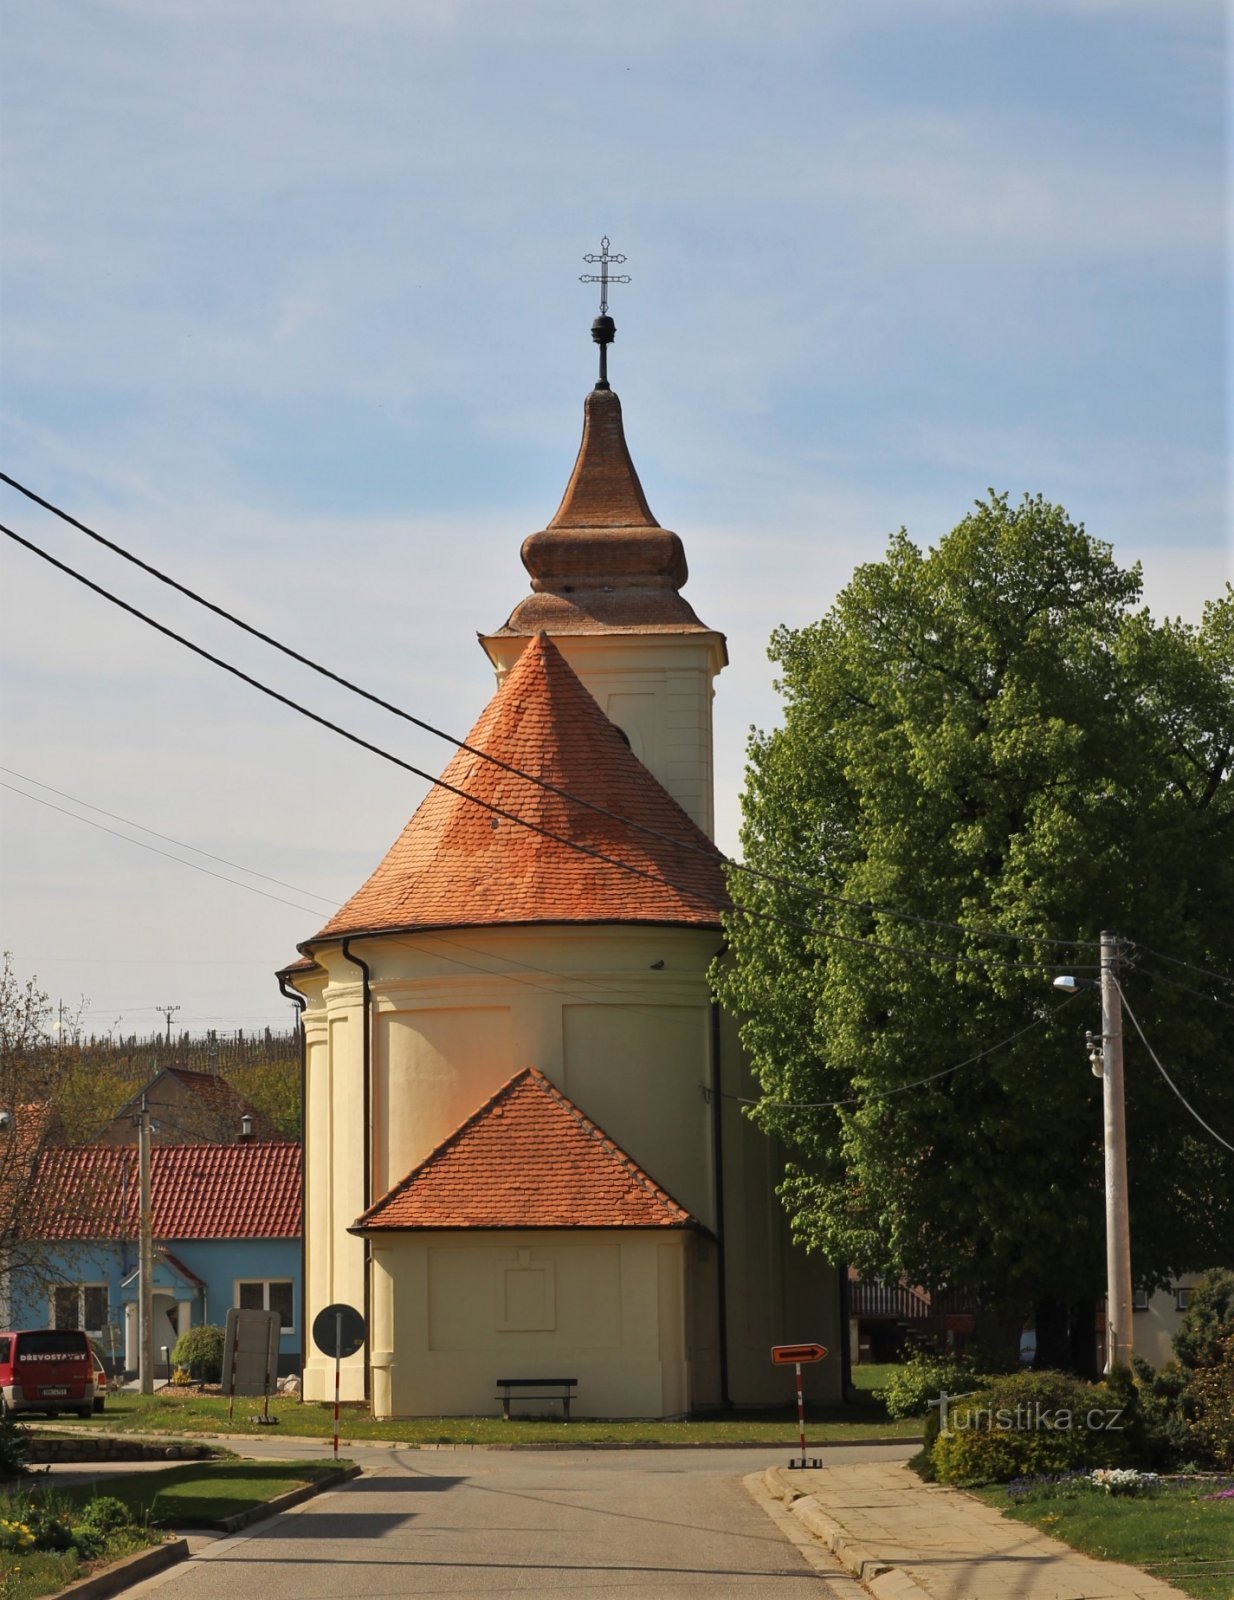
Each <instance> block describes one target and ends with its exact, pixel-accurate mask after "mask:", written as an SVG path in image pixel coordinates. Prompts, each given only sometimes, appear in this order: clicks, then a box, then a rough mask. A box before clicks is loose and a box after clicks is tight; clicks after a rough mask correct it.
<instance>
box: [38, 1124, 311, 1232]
mask: <svg viewBox="0 0 1234 1600" xmlns="http://www.w3.org/2000/svg"><path fill="white" fill-rule="evenodd" d="M300 1171H301V1147H300V1145H299V1144H297V1143H295V1142H293V1141H291V1140H270V1141H261V1140H253V1141H251V1142H247V1143H241V1144H175V1145H155V1146H154V1147H153V1149H152V1150H151V1152H150V1190H151V1201H152V1203H153V1210H154V1235H155V1237H156V1238H157V1239H295V1238H298V1237H299V1235H300ZM31 1202H32V1203H31V1205H30V1207H29V1208H28V1215H27V1216H26V1218H25V1221H24V1224H23V1227H22V1232H23V1234H24V1235H25V1237H27V1238H31V1239H132V1238H135V1237H136V1235H137V1231H138V1171H137V1149H136V1146H134V1145H97V1144H96V1145H53V1146H49V1147H48V1148H47V1149H46V1150H44V1151H43V1153H42V1155H41V1156H40V1157H39V1162H38V1166H37V1169H36V1172H35V1178H34V1183H33V1185H32V1189H31Z"/></svg>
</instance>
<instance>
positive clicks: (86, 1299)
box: [3, 1138, 302, 1375]
mask: <svg viewBox="0 0 1234 1600" xmlns="http://www.w3.org/2000/svg"><path fill="white" fill-rule="evenodd" d="M301 1174H302V1150H301V1146H300V1145H299V1144H298V1143H295V1142H293V1141H290V1140H259V1139H252V1138H249V1139H243V1140H240V1141H238V1142H237V1143H234V1144H206V1143H197V1144H165V1145H155V1146H153V1148H152V1150H151V1170H150V1189H151V1209H152V1217H153V1231H154V1240H155V1247H156V1248H155V1270H154V1278H153V1286H154V1329H155V1337H154V1346H155V1369H156V1373H158V1374H160V1375H161V1374H162V1373H163V1372H165V1370H166V1365H167V1360H166V1355H165V1353H164V1351H165V1350H166V1352H167V1353H169V1352H170V1350H171V1348H172V1347H174V1345H175V1342H176V1340H177V1338H178V1337H179V1335H180V1334H181V1333H183V1332H184V1331H185V1330H186V1329H187V1328H189V1327H192V1326H195V1325H197V1324H198V1323H203V1322H213V1323H216V1324H220V1325H221V1324H222V1323H223V1322H224V1320H225V1319H226V1315H227V1311H228V1309H229V1308H230V1307H231V1306H246V1307H254V1306H260V1307H262V1308H264V1309H267V1310H278V1311H279V1312H280V1313H281V1315H282V1318H283V1330H282V1336H281V1343H280V1369H281V1370H283V1371H286V1372H292V1371H298V1370H299V1366H300V1344H301V1331H302V1307H301V1293H300V1276H301V1273H300V1215H301V1182H302V1178H301ZM27 1192H28V1200H27V1202H26V1206H25V1210H24V1213H23V1215H22V1217H21V1219H20V1224H19V1233H20V1241H21V1243H22V1245H23V1246H25V1247H27V1248H23V1249H22V1250H21V1251H20V1252H19V1254H20V1258H21V1266H20V1267H19V1268H13V1269H12V1270H11V1271H10V1273H9V1274H8V1276H7V1280H6V1282H5V1284H4V1294H5V1297H6V1300H7V1309H6V1311H5V1313H4V1315H3V1322H4V1326H6V1327H80V1328H85V1329H87V1331H88V1332H90V1333H91V1334H93V1335H94V1336H95V1337H96V1338H97V1339H98V1340H99V1343H100V1344H101V1346H102V1347H103V1349H104V1350H105V1351H107V1352H108V1354H109V1356H110V1358H111V1360H112V1363H113V1365H114V1366H115V1367H116V1368H121V1369H123V1370H125V1371H135V1370H136V1368H137V1365H138V1326H137V1251H138V1237H139V1231H140V1186H139V1176H138V1165H137V1148H136V1146H135V1145H134V1144H128V1145H111V1144H91V1145H48V1146H45V1147H44V1148H43V1149H42V1151H41V1152H40V1153H39V1155H38V1157H37V1160H36V1164H35V1169H34V1174H33V1181H32V1183H31V1184H30V1186H29V1189H28V1191H27ZM31 1246H38V1247H39V1248H38V1250H37V1251H36V1250H34V1249H31V1248H29V1247H31Z"/></svg>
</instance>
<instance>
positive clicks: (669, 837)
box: [306, 634, 729, 948]
mask: <svg viewBox="0 0 1234 1600" xmlns="http://www.w3.org/2000/svg"><path fill="white" fill-rule="evenodd" d="M467 743H468V744H469V745H470V746H471V747H472V750H476V751H481V752H483V755H476V754H473V753H472V750H459V751H458V753H457V754H456V755H455V757H454V759H453V760H452V761H451V762H450V764H449V766H448V767H447V768H446V770H445V773H444V774H443V782H444V783H447V784H450V785H451V786H452V788H453V789H455V790H457V791H461V792H459V793H451V792H450V790H449V789H446V788H442V787H434V788H432V789H431V790H430V791H429V793H428V794H427V796H426V797H425V799H424V801H423V802H422V803H421V805H420V807H419V809H418V810H417V811H416V813H415V815H414V816H413V817H412V819H411V821H410V822H409V823H408V824H407V826H406V827H405V828H404V829H403V832H402V833H401V834H400V836H399V838H398V839H397V840H396V841H395V843H394V844H393V846H392V847H391V848H390V850H389V852H388V853H387V855H386V857H385V859H384V860H383V861H382V862H381V864H380V865H379V866H378V867H377V869H376V871H375V872H374V873H373V875H372V876H371V877H370V878H369V880H368V882H367V883H365V884H364V885H363V887H362V888H360V889H358V890H357V891H356V893H355V894H354V895H352V897H351V899H350V900H348V901H347V903H346V904H345V905H344V906H343V907H342V909H341V910H340V911H338V912H336V913H335V915H334V916H333V917H331V919H330V920H329V922H327V923H326V925H325V927H323V928H322V929H321V930H320V932H318V933H317V934H316V935H315V936H314V938H313V939H312V940H310V941H308V945H309V946H311V945H313V944H315V943H316V942H317V941H319V940H322V939H333V938H338V937H340V936H342V935H345V934H346V935H355V934H362V933H374V932H394V931H396V930H397V931H410V930H412V929H417V928H425V929H427V928H454V927H487V926H493V925H495V924H511V923H579V922H591V923H596V922H599V923H611V922H621V923H653V924H664V923H670V924H685V925H688V926H694V927H718V926H719V924H720V918H721V914H722V913H723V912H724V911H725V910H726V909H727V908H728V904H729V900H728V894H727V891H726V889H725V884H724V874H723V869H722V865H721V862H722V858H721V856H720V852H719V851H718V850H717V849H716V847H715V845H714V844H713V843H712V841H711V840H710V839H709V838H708V837H707V835H706V834H705V833H704V832H703V831H702V829H701V828H700V827H698V825H697V824H696V823H695V822H693V821H692V820H691V818H690V817H688V816H687V815H686V813H685V812H684V811H683V810H682V809H681V807H680V806H679V805H678V804H677V802H676V801H675V800H674V799H673V798H672V796H671V795H669V794H668V792H667V791H666V790H664V789H663V788H661V786H660V785H659V784H658V783H657V782H656V780H655V778H653V777H652V775H651V773H650V772H648V770H647V768H646V767H645V766H643V764H642V762H641V761H639V760H638V758H637V757H636V756H635V755H634V754H633V753H632V752H631V750H630V748H629V746H628V745H627V743H626V741H625V739H624V737H623V735H622V734H621V733H619V732H618V730H617V728H616V727H615V726H614V724H613V723H612V722H610V721H609V719H608V718H607V717H606V716H605V715H604V713H603V711H601V710H600V707H599V706H598V705H597V703H596V701H595V700H594V699H593V698H592V696H591V695H590V694H589V693H588V692H587V690H586V689H585V688H584V686H583V684H582V683H581V682H580V680H579V679H578V677H577V676H576V674H575V673H574V672H573V670H572V669H571V667H570V665H569V663H568V662H567V661H566V660H565V657H564V656H563V655H562V654H561V652H560V651H559V650H558V649H557V647H556V645H554V644H553V642H552V640H551V639H550V638H549V637H548V636H547V634H539V635H537V637H536V638H534V639H533V640H531V642H530V643H529V644H528V645H527V647H526V649H525V650H524V651H523V653H522V655H521V656H520V657H519V659H518V661H517V662H516V664H515V665H514V667H513V668H512V669H511V672H510V674H509V676H508V677H507V679H506V681H505V683H504V684H503V685H502V687H501V688H500V689H499V690H498V691H497V693H496V694H495V695H494V696H493V698H492V700H491V701H490V702H489V704H488V707H487V709H486V710H485V712H484V714H483V715H482V716H481V718H480V720H479V721H478V722H477V723H476V725H475V727H474V728H473V729H472V731H471V733H470V734H469V735H468V736H467ZM484 756H490V757H495V758H497V760H498V761H499V762H503V763H505V764H506V766H507V767H513V768H517V769H518V771H519V772H526V773H529V774H531V775H532V776H533V777H534V778H536V779H540V780H543V781H544V782H547V783H550V784H552V785H553V786H554V787H555V788H556V789H558V790H561V791H564V794H562V793H554V792H552V790H549V789H545V788H542V787H540V786H539V784H538V783H532V782H528V780H527V779H526V778H523V777H518V776H516V775H515V773H514V772H510V771H507V770H504V769H503V767H502V766H499V765H495V764H494V762H493V761H492V760H485V759H484ZM565 794H569V795H571V796H577V797H578V799H566V798H565V797H564V795H565ZM580 799H581V800H583V801H586V802H588V804H586V805H581V804H579V803H578V801H579V800H580ZM477 800H479V801H482V802H486V803H487V805H488V806H489V807H497V808H499V809H500V811H501V812H504V813H507V815H499V814H498V812H497V811H494V810H491V809H486V806H485V805H484V804H476V803H475V801H477ZM595 806H599V807H603V808H604V811H605V812H608V813H610V815H605V814H604V812H602V811H599V810H594V809H591V808H592V807H595ZM512 817H513V818H517V819H519V820H518V821H512V820H510V819H511V818H512ZM624 819H629V820H630V821H632V822H635V823H639V824H641V825H642V828H638V827H630V826H629V825H628V824H627V822H626V821H625V820H624ZM524 823H526V824H529V825H530V826H524V825H523V824H524ZM643 828H647V829H651V830H653V831H652V832H644V831H642V829H643ZM535 830H544V831H535ZM546 834H551V835H555V836H556V837H547V836H546ZM559 839H565V840H569V841H572V843H573V844H574V845H577V846H581V847H582V848H581V849H577V848H572V847H571V844H566V843H559V842H558V840H559ZM588 851H590V852H593V853H591V854H588V853H586V852H588ZM601 857H607V858H609V859H600V858H601ZM614 859H615V860H616V861H618V862H622V863H625V864H626V867H627V868H633V869H634V870H633V871H630V870H623V868H622V867H621V866H616V865H613V864H612V862H613V860H614ZM306 948H307V947H306Z"/></svg>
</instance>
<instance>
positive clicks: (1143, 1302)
mask: <svg viewBox="0 0 1234 1600" xmlns="http://www.w3.org/2000/svg"><path fill="white" fill-rule="evenodd" d="M1150 1299H1151V1296H1150V1295H1149V1292H1148V1290H1147V1289H1133V1290H1132V1291H1131V1309H1132V1310H1133V1311H1147V1310H1148V1309H1149V1301H1150Z"/></svg>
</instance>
